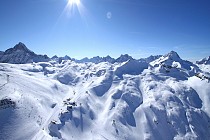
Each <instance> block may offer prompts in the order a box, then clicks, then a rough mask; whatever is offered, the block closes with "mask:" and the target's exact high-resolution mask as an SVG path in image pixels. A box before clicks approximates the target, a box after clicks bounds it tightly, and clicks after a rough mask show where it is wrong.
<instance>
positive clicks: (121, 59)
mask: <svg viewBox="0 0 210 140" xmlns="http://www.w3.org/2000/svg"><path fill="white" fill-rule="evenodd" d="M128 60H133V58H132V57H131V56H130V55H128V54H121V55H120V57H118V58H117V59H116V62H125V61H128Z"/></svg>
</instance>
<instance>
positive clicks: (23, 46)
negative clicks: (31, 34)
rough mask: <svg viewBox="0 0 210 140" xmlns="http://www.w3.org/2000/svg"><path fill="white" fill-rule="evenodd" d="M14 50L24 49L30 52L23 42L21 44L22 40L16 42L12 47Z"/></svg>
mask: <svg viewBox="0 0 210 140" xmlns="http://www.w3.org/2000/svg"><path fill="white" fill-rule="evenodd" d="M13 49H14V50H24V51H27V52H31V51H30V50H29V49H28V48H27V47H26V45H25V44H23V43H22V42H19V43H18V44H16V45H15V46H14V48H13Z"/></svg>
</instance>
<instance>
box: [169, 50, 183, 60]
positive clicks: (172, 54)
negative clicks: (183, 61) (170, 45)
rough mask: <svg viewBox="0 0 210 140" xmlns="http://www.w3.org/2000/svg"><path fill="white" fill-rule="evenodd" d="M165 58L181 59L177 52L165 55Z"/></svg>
mask: <svg viewBox="0 0 210 140" xmlns="http://www.w3.org/2000/svg"><path fill="white" fill-rule="evenodd" d="M165 57H168V58H170V59H173V60H177V59H180V57H179V55H178V53H177V52H175V51H171V52H169V53H168V54H166V55H165Z"/></svg>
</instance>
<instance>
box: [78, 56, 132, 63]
mask: <svg viewBox="0 0 210 140" xmlns="http://www.w3.org/2000/svg"><path fill="white" fill-rule="evenodd" d="M128 60H133V58H132V57H131V56H129V55H128V54H124V55H121V56H120V57H118V58H117V59H114V58H112V57H110V56H109V55H107V56H106V57H100V56H96V57H93V58H90V59H89V58H87V57H85V58H83V59H81V60H76V62H78V63H85V62H92V63H96V64H98V63H101V62H109V63H115V62H117V63H121V62H125V61H128Z"/></svg>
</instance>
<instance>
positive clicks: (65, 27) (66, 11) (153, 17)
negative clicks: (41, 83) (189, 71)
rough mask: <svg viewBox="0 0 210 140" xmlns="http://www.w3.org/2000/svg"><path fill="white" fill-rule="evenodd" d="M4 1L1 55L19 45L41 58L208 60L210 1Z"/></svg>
mask: <svg viewBox="0 0 210 140" xmlns="http://www.w3.org/2000/svg"><path fill="white" fill-rule="evenodd" d="M67 4H68V0H0V50H2V51H4V50H6V49H7V48H10V47H13V46H14V45H15V44H17V43H18V42H23V43H25V44H26V46H27V47H28V48H29V49H31V50H33V51H34V52H35V53H38V54H47V55H48V56H50V57H51V56H53V55H55V54H57V55H58V56H64V55H66V54H67V55H69V56H70V57H74V58H78V59H80V58H83V57H86V56H87V57H93V56H97V55H99V56H106V55H110V56H112V57H118V56H119V55H120V54H126V53H128V54H130V55H132V56H133V57H134V58H143V57H147V56H149V55H151V54H153V55H156V54H165V53H167V52H169V51H171V50H174V51H177V52H178V53H179V55H180V56H181V57H182V58H184V59H188V60H192V61H194V60H197V59H201V58H203V57H206V56H209V55H210V1H209V0H81V1H80V4H79V5H76V4H74V5H73V8H74V9H72V8H70V6H67Z"/></svg>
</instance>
